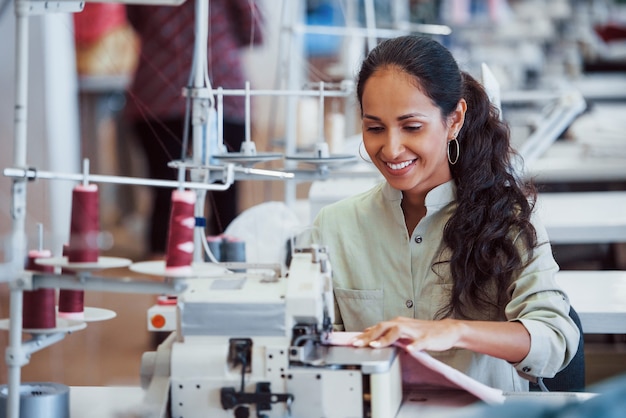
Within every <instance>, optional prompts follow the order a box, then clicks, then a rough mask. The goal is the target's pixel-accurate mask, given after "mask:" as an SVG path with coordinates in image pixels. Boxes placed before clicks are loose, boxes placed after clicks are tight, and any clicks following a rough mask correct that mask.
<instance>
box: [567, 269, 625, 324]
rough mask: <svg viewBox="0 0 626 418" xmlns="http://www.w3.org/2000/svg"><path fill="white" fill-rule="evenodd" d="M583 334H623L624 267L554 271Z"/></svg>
mask: <svg viewBox="0 0 626 418" xmlns="http://www.w3.org/2000/svg"><path fill="white" fill-rule="evenodd" d="M556 280H557V283H558V284H559V285H560V286H561V287H563V289H564V290H565V292H566V293H567V294H568V296H569V298H570V303H571V304H572V306H573V307H574V309H575V310H576V312H578V316H579V317H580V321H581V323H582V326H583V332H584V333H585V334H626V271H618V270H594V271H592V270H590V271H585V270H572V271H569V270H563V271H560V272H558V273H557V275H556Z"/></svg>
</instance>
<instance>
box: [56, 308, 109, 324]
mask: <svg viewBox="0 0 626 418" xmlns="http://www.w3.org/2000/svg"><path fill="white" fill-rule="evenodd" d="M58 310H59V307H58V306H57V318H59V315H60V317H61V318H62V319H67V320H69V321H83V322H97V321H106V320H109V319H113V318H115V317H116V316H117V313H115V311H111V310H109V309H103V308H94V307H91V306H85V307H84V308H83V312H82V314H81V313H79V312H71V313H68V314H67V316H66V314H62V313H61V314H59V313H58ZM74 316H75V317H74ZM57 321H58V319H57Z"/></svg>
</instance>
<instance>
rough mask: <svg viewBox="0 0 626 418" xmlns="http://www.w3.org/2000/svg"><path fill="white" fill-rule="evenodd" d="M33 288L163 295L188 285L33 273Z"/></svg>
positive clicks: (174, 282) (178, 290)
mask: <svg viewBox="0 0 626 418" xmlns="http://www.w3.org/2000/svg"><path fill="white" fill-rule="evenodd" d="M32 284H33V289H67V290H89V291H95V292H111V293H136V294H144V295H150V294H154V295H161V294H175V293H180V292H182V291H183V290H185V288H186V287H187V285H186V284H185V283H184V281H183V280H173V281H169V282H167V281H164V282H157V281H154V280H136V279H132V278H127V277H122V278H115V279H113V278H110V277H99V276H92V275H90V274H85V275H81V274H78V275H69V274H45V273H32Z"/></svg>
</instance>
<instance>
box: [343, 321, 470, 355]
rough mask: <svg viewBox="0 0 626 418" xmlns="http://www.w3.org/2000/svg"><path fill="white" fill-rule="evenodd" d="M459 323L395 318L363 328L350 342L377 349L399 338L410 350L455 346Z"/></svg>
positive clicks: (459, 330)
mask: <svg viewBox="0 0 626 418" xmlns="http://www.w3.org/2000/svg"><path fill="white" fill-rule="evenodd" d="M462 326H463V325H462V323H461V322H460V321H456V320H453V319H443V320H440V321H423V320H419V319H411V318H405V317H397V318H394V319H392V320H390V321H384V322H380V323H378V324H376V325H374V326H371V327H369V328H367V329H365V331H364V332H363V333H362V334H360V335H359V336H357V337H356V339H355V340H354V342H353V343H352V344H353V345H354V346H356V347H364V346H370V347H373V348H378V347H387V346H390V345H392V344H394V343H395V342H397V341H401V342H406V343H407V345H408V348H409V349H410V350H417V351H419V350H430V351H444V350H448V349H450V348H452V347H455V346H457V344H458V343H459V341H460V338H461V330H462ZM402 340H409V341H402Z"/></svg>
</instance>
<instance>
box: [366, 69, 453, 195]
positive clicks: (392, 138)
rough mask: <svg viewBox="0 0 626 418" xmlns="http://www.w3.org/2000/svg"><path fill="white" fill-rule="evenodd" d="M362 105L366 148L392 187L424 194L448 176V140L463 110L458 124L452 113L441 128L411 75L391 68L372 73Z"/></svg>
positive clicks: (437, 115)
mask: <svg viewBox="0 0 626 418" xmlns="http://www.w3.org/2000/svg"><path fill="white" fill-rule="evenodd" d="M462 102H463V106H464V105H465V102H464V101H462ZM361 103H362V107H363V121H362V123H363V143H364V145H365V149H366V150H367V153H368V154H369V156H370V158H371V159H372V162H373V163H374V164H375V165H376V167H377V168H378V170H379V171H380V172H381V173H382V174H383V176H384V177H385V179H386V180H387V182H389V184H390V185H391V186H392V187H393V188H395V189H398V190H401V191H403V192H408V193H417V194H422V195H423V194H425V193H427V192H428V191H430V190H432V189H433V188H434V187H436V186H438V185H440V184H442V183H445V182H447V181H448V180H450V179H451V178H452V175H451V173H450V167H449V166H448V157H447V147H448V141H449V140H450V139H451V138H452V137H453V136H454V135H455V132H456V131H458V130H459V129H460V126H461V125H462V117H463V114H464V112H463V113H462V114H460V117H461V123H460V124H459V123H455V120H454V119H455V118H457V117H458V116H459V115H457V113H458V109H457V112H455V114H454V115H453V116H452V117H451V118H449V123H448V125H449V126H446V122H445V121H444V120H443V119H442V116H441V112H440V110H439V108H438V107H437V106H435V105H434V104H433V103H432V101H431V100H430V99H429V98H428V97H427V96H426V95H425V94H424V93H422V92H421V91H420V89H419V88H418V87H417V82H416V81H415V79H414V77H412V76H411V75H409V74H407V73H405V72H404V71H401V70H399V69H398V68H396V67H386V68H383V69H379V70H377V71H376V72H374V73H373V74H372V76H371V77H370V78H369V79H368V80H367V81H366V82H365V85H364V89H363V96H362V100H361ZM463 110H464V109H463ZM455 129H456V131H455Z"/></svg>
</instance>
